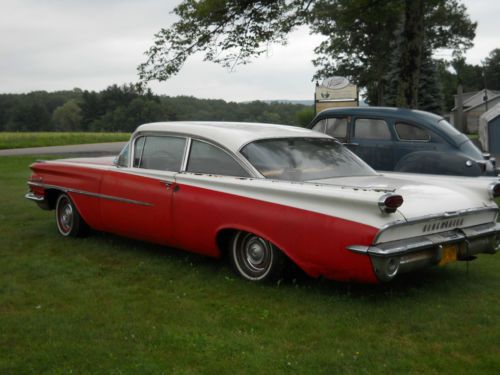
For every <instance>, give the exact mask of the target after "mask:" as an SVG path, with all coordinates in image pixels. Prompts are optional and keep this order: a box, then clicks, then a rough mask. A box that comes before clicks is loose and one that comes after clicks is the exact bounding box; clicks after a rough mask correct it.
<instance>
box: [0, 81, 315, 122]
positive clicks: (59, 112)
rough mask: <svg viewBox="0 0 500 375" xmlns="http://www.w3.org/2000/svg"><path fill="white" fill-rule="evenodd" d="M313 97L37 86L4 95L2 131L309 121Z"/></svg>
mask: <svg viewBox="0 0 500 375" xmlns="http://www.w3.org/2000/svg"><path fill="white" fill-rule="evenodd" d="M313 116H314V112H313V109H312V100H310V101H307V100H304V101H302V100H268V101H253V102H246V103H235V102H226V101H224V100H217V99H198V98H195V97H192V96H176V97H170V96H164V95H161V96H160V95H155V94H153V93H152V92H151V91H147V92H142V91H141V90H139V89H138V88H137V87H136V86H135V85H133V84H129V85H122V86H118V85H112V86H110V87H108V88H107V89H105V90H102V91H100V92H96V91H82V90H80V89H74V90H72V91H58V92H46V91H36V92H30V93H27V94H0V131H2V130H3V131H55V130H57V131H108V132H109V131H111V132H113V131H124V132H128V131H132V130H134V129H135V128H136V127H137V126H138V125H140V124H144V123H147V122H155V121H193V120H195V121H246V122H265V123H272V124H288V125H297V126H305V125H307V124H308V123H309V122H310V121H311V120H312V117H313Z"/></svg>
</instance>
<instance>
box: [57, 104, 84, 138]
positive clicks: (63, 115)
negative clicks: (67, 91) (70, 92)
mask: <svg viewBox="0 0 500 375" xmlns="http://www.w3.org/2000/svg"><path fill="white" fill-rule="evenodd" d="M81 122H82V110H81V108H80V106H79V105H78V102H77V101H76V100H75V99H71V100H68V101H67V102H66V103H64V104H63V105H61V106H59V107H57V108H56V109H55V110H54V112H52V124H53V125H54V129H55V130H59V131H76V130H80V129H81Z"/></svg>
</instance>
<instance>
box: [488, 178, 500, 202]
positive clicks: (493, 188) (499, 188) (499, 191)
mask: <svg viewBox="0 0 500 375" xmlns="http://www.w3.org/2000/svg"><path fill="white" fill-rule="evenodd" d="M488 193H489V195H490V198H491V199H496V198H499V197H500V183H498V182H494V183H492V184H490V186H489V187H488Z"/></svg>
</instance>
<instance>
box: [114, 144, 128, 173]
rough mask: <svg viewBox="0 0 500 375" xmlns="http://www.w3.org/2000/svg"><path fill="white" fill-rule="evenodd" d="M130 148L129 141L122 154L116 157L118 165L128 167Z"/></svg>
mask: <svg viewBox="0 0 500 375" xmlns="http://www.w3.org/2000/svg"><path fill="white" fill-rule="evenodd" d="M129 149H130V143H127V144H126V145H125V147H124V148H123V149H122V150H121V152H120V155H118V158H117V159H116V165H117V166H119V167H128V154H129Z"/></svg>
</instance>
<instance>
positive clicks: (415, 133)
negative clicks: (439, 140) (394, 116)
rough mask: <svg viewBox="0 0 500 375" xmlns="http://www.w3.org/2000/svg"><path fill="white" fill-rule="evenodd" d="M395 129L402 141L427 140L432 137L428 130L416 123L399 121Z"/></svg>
mask: <svg viewBox="0 0 500 375" xmlns="http://www.w3.org/2000/svg"><path fill="white" fill-rule="evenodd" d="M395 129H396V133H397V134H398V137H399V139H401V140H402V141H420V142H422V141H424V142H427V141H429V140H430V139H431V136H430V135H429V133H428V132H427V131H426V130H424V129H422V128H419V127H418V126H415V125H410V124H405V123H402V122H398V123H396V125H395Z"/></svg>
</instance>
